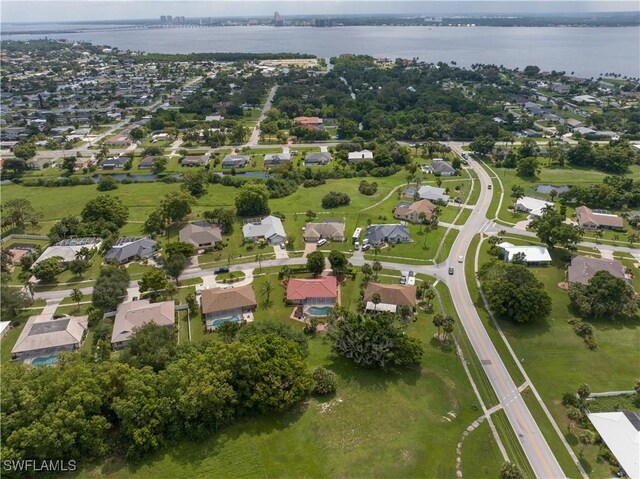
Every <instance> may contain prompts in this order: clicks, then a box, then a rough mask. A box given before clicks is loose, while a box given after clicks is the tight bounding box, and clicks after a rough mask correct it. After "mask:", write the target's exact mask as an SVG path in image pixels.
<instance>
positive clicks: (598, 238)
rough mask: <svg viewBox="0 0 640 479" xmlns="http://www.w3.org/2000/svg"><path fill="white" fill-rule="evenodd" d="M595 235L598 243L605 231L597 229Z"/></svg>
mask: <svg viewBox="0 0 640 479" xmlns="http://www.w3.org/2000/svg"><path fill="white" fill-rule="evenodd" d="M594 235H595V237H596V244H600V240H601V239H602V237H603V236H604V232H603V231H602V230H601V229H597V230H596V232H595V233H594Z"/></svg>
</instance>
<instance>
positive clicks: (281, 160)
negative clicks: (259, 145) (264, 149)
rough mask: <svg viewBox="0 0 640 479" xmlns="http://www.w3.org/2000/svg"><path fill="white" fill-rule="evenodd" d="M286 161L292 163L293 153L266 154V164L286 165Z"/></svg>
mask: <svg viewBox="0 0 640 479" xmlns="http://www.w3.org/2000/svg"><path fill="white" fill-rule="evenodd" d="M286 163H291V154H290V153H274V154H271V155H269V154H267V155H264V166H265V167H268V166H277V165H284V164H286Z"/></svg>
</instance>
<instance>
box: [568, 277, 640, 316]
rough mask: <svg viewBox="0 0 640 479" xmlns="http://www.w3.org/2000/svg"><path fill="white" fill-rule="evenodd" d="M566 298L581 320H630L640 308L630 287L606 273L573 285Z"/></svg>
mask: <svg viewBox="0 0 640 479" xmlns="http://www.w3.org/2000/svg"><path fill="white" fill-rule="evenodd" d="M569 298H570V299H571V305H572V306H573V307H574V308H576V310H577V312H578V314H579V315H580V316H583V317H587V318H593V319H601V318H608V319H611V320H617V319H631V318H634V317H636V315H637V314H638V308H639V307H640V298H639V297H638V295H637V294H636V293H635V292H634V290H633V287H632V286H631V285H630V284H629V283H628V282H627V281H625V280H624V279H622V278H616V277H615V276H613V275H612V274H611V273H609V272H608V271H598V272H597V273H596V274H595V275H594V276H593V277H592V278H591V279H590V280H589V282H588V283H587V284H586V285H584V284H581V283H573V284H572V285H571V286H570V287H569Z"/></svg>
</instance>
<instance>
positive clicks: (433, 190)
mask: <svg viewBox="0 0 640 479" xmlns="http://www.w3.org/2000/svg"><path fill="white" fill-rule="evenodd" d="M445 192H446V190H445V189H444V188H437V187H435V186H421V187H420V189H419V190H418V195H419V196H420V198H422V199H424V200H429V201H432V202H436V201H439V202H441V203H445V204H446V203H448V202H449V195H447V194H446V193H445Z"/></svg>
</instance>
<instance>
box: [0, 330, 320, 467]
mask: <svg viewBox="0 0 640 479" xmlns="http://www.w3.org/2000/svg"><path fill="white" fill-rule="evenodd" d="M138 334H140V332H138ZM135 337H136V335H134V339H135ZM151 339H152V338H151V337H149V338H147V341H150V340H151ZM152 346H153V345H152V344H150V343H147V344H146V345H144V347H142V346H141V348H138V350H148V349H149V348H150V347H152ZM143 357H144V356H143ZM138 359H140V358H138ZM165 359H166V360H165V361H164V364H162V367H161V368H158V371H154V369H152V368H151V367H148V366H144V367H137V364H136V363H137V360H136V361H127V362H123V361H118V360H104V361H98V362H96V361H94V360H93V358H91V359H90V358H88V357H85V356H84V355H81V354H73V355H68V356H65V355H63V357H61V359H60V361H59V362H58V365H57V366H56V367H51V368H34V367H31V366H27V365H23V364H11V365H8V366H6V367H3V371H2V374H3V377H2V398H1V402H2V404H1V406H2V413H3V421H2V426H3V431H2V439H1V441H2V454H3V460H10V459H13V460H19V459H34V460H36V461H41V460H45V459H46V460H52V459H64V460H66V461H69V460H71V459H75V460H79V459H82V460H83V461H87V460H91V459H93V458H100V457H104V456H106V455H107V454H109V453H113V452H120V451H125V452H126V456H127V459H128V460H129V461H137V460H139V459H141V458H142V457H144V456H145V455H147V454H149V453H151V452H153V451H154V450H157V449H159V448H161V447H163V446H165V445H167V444H169V443H170V442H172V441H176V440H181V439H192V440H197V439H200V438H203V437H206V436H207V435H209V434H211V433H212V432H214V431H216V430H218V429H220V428H222V427H224V426H226V425H229V424H231V423H232V422H234V421H235V420H236V419H237V418H240V417H244V416H248V415H254V414H258V413H268V412H272V411H283V410H286V409H289V408H291V407H292V406H294V405H295V404H297V403H298V402H299V401H300V400H302V399H303V398H304V397H305V396H306V395H307V394H308V393H309V392H310V391H311V389H312V387H313V381H312V379H311V375H310V373H309V371H308V370H307V367H306V365H305V362H304V354H303V352H302V351H301V349H300V347H299V346H298V344H297V343H295V342H292V341H289V340H286V339H283V338H282V337H281V336H279V335H277V334H267V335H262V334H258V335H251V336H247V337H245V338H242V339H241V340H240V341H232V342H230V343H229V344H220V343H214V342H208V341H207V342H201V343H192V344H189V345H187V346H181V347H180V348H179V349H178V350H177V351H176V352H175V353H173V352H170V354H167V355H166V357H165ZM144 362H145V361H141V362H140V364H143V363H144Z"/></svg>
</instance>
